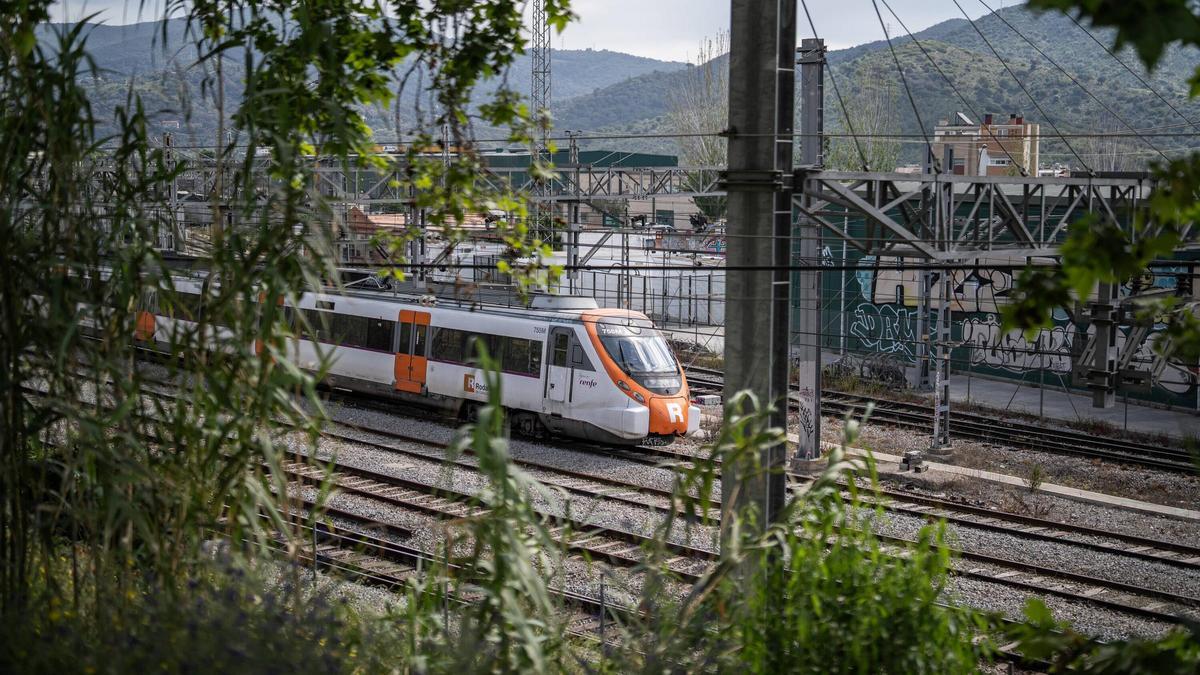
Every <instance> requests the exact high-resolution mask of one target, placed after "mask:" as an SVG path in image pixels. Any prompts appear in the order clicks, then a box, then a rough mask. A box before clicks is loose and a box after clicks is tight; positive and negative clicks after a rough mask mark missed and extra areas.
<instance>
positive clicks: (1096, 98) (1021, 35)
mask: <svg viewBox="0 0 1200 675" xmlns="http://www.w3.org/2000/svg"><path fill="white" fill-rule="evenodd" d="M979 4H981V5H983V6H984V7H986V8H987V9H988V11H990V12H991V13H992V15H993V16H995V17H996V18H997V19H1000V21H1002V22H1003V23H1004V25H1005V26H1008V27H1009V29H1010V30H1012V32H1014V33H1016V34H1017V37H1019V38H1021V39H1022V40H1024V41H1025V43H1026V44H1028V45H1029V46H1030V47H1033V49H1034V51H1036V52H1037V53H1038V54H1041V55H1042V58H1044V59H1046V60H1047V61H1049V62H1050V65H1052V66H1054V67H1055V68H1057V69H1058V70H1059V72H1061V73H1062V74H1063V75H1066V76H1067V79H1069V80H1071V82H1073V83H1075V86H1077V87H1079V88H1080V89H1082V90H1083V93H1085V94H1087V95H1088V96H1090V97H1092V100H1093V101H1095V102H1096V103H1099V104H1100V107H1102V108H1104V110H1105V112H1107V113H1108V114H1110V115H1112V116H1113V117H1115V118H1116V119H1117V121H1119V122H1120V123H1121V124H1124V125H1125V126H1126V127H1127V128H1128V129H1129V130H1130V131H1132V132H1133V133H1134V134H1137V129H1135V128H1134V127H1133V125H1132V124H1130V123H1129V122H1127V121H1126V120H1125V118H1124V117H1121V115H1120V113H1118V112H1117V111H1115V110H1113V109H1112V107H1111V106H1109V105H1108V104H1107V103H1105V102H1104V101H1102V100H1100V97H1099V96H1096V95H1095V94H1093V93H1092V91H1091V90H1090V89H1088V88H1087V87H1085V86H1084V85H1083V83H1082V82H1080V81H1079V80H1078V79H1076V78H1075V76H1074V75H1072V74H1071V73H1070V72H1068V71H1067V69H1066V68H1063V67H1062V66H1060V65H1059V64H1058V62H1057V61H1055V60H1054V59H1052V58H1050V55H1049V54H1047V53H1046V52H1045V51H1043V50H1042V48H1041V47H1038V46H1037V45H1036V44H1034V42H1033V40H1030V39H1029V38H1027V37H1025V34H1024V33H1022V32H1021V31H1020V30H1018V29H1017V27H1016V26H1014V25H1012V24H1011V23H1009V22H1008V19H1005V18H1004V17H1003V16H1001V15H1000V13H999V12H997V11H996V10H994V9H992V7H991V5H989V4H987V2H985V1H984V0H979ZM1137 137H1138V138H1139V139H1140V140H1141V141H1142V142H1143V143H1145V144H1146V145H1147V146H1148V147H1149V148H1150V149H1151V150H1154V151H1155V152H1157V153H1158V154H1159V155H1161V156H1162V158H1163V159H1165V160H1168V161H1170V158H1169V157H1167V156H1166V155H1165V154H1163V151H1162V150H1159V149H1158V147H1157V146H1155V145H1154V144H1153V143H1151V142H1150V141H1149V140H1147V139H1146V138H1144V137H1143V136H1142V135H1141V134H1137Z"/></svg>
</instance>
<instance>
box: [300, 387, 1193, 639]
mask: <svg viewBox="0 0 1200 675" xmlns="http://www.w3.org/2000/svg"><path fill="white" fill-rule="evenodd" d="M326 408H327V410H328V412H329V413H330V416H331V417H332V418H333V419H343V420H346V421H349V422H352V423H356V424H362V425H366V426H376V427H379V428H382V429H388V428H395V429H397V430H400V431H403V432H405V433H408V434H413V435H417V436H420V437H422V438H428V439H429V440H433V441H441V442H445V441H448V440H450V438H451V437H452V436H453V435H454V425H453V422H446V421H443V420H440V419H436V418H434V417H433V416H429V417H427V418H420V419H417V418H413V417H409V416H400V415H398V414H397V413H390V412H384V411H380V410H372V409H366V408H357V407H354V406H353V405H346V404H343V403H341V402H340V401H338V400H334V401H329V402H327V404H326ZM409 414H411V413H409ZM705 426H706V427H709V428H710V429H711V426H712V425H711V421H710V423H709V424H706V425H705ZM824 434H825V437H826V438H827V439H828V440H834V441H837V440H840V423H839V422H838V421H836V420H828V419H827V420H826V423H825V425H824ZM293 442H294V443H295V445H296V447H297V448H298V449H303V448H302V447H301V446H302V445H303V443H301V442H297V441H296V439H293ZM387 442H388V443H396V441H393V440H388V441H387ZM926 442H927V435H926V434H922V433H910V432H905V431H900V430H896V429H890V428H879V427H868V428H867V429H865V430H864V433H863V435H862V437H861V439H860V440H859V441H858V443H857V444H858V445H864V446H867V447H872V448H875V449H878V450H880V451H885V452H894V453H897V454H900V453H901V452H902V450H903V449H905V448H912V447H921V446H922V445H923V444H924V443H926ZM673 447H674V448H675V449H678V450H682V451H685V452H693V453H699V452H701V451H702V450H701V444H700V443H698V442H696V441H694V440H691V439H686V440H683V441H680V442H677V443H676V444H675V445H674V446H673ZM426 451H427V452H430V453H431V456H430V459H429V460H427V461H426V460H421V459H415V458H411V457H407V456H403V457H400V456H397V455H396V454H394V453H387V452H384V451H379V450H372V449H368V448H363V447H362V446H357V445H355V444H347V443H334V442H332V441H329V440H328V439H324V440H322V441H321V443H320V450H319V452H320V453H322V454H325V453H334V452H336V453H337V454H338V456H339V460H340V461H342V462H345V463H348V464H354V465H357V466H361V467H363V468H369V469H371V470H374V471H380V472H383V473H395V475H400V476H404V477H406V478H410V479H413V480H417V481H420V482H424V483H427V484H431V485H438V484H441V485H450V484H452V485H453V486H454V487H455V488H456V489H458V490H461V491H465V492H471V491H477V490H479V489H481V488H482V487H483V486H484V485H485V482H486V481H485V479H484V478H483V477H482V476H481V475H479V474H478V473H476V472H474V471H472V470H470V469H466V468H454V469H450V468H447V466H445V464H444V463H443V462H442V461H440V460H441V458H440V457H438V456H436V455H437V453H436V451H434V450H433V449H426ZM986 452H992V453H996V454H995V455H994V456H992V455H986V454H983V453H986ZM511 453H512V455H513V456H514V457H518V458H527V459H530V460H535V461H538V462H544V463H546V464H552V465H554V466H560V467H563V468H569V469H572V470H575V471H582V472H588V473H593V474H594V475H597V476H604V477H609V478H612V479H615V480H624V481H628V482H630V483H633V484H638V485H644V486H653V487H660V488H668V487H669V486H670V484H671V481H672V480H673V475H672V472H671V471H669V470H666V469H661V468H655V467H649V466H645V465H641V464H635V463H632V462H628V461H623V460H620V459H614V458H611V457H605V456H602V455H598V454H591V453H586V452H578V451H573V450H564V449H561V448H555V447H554V446H553V445H549V444H546V443H536V442H531V441H527V440H524V439H516V440H514V441H513V442H512V444H511ZM960 453H961V456H962V457H961V461H964V462H970V461H972V460H971V459H970V458H971V457H975V458H976V460H975V461H978V462H982V463H984V465H985V466H986V467H987V468H989V469H992V470H1001V471H1005V470H1007V472H1009V473H1014V474H1015V475H1021V473H1019V471H1020V470H1021V469H1022V467H1020V466H1017V468H1015V469H1014V468H1011V467H1013V466H1016V465H1012V464H1009V465H1002V464H1001V462H1003V461H1005V460H1007V461H1009V462H1012V461H1014V460H1013V458H1014V457H1017V454H1016V453H1013V452H1011V451H1000V450H996V449H992V448H982V447H981V448H979V452H975V449H973V448H968V447H966V446H965V445H963V444H960V445H959V446H956V447H955V459H954V461H959V460H960V457H959V454H960ZM971 453H975V454H971ZM1027 455H1028V456H1030V457H1032V456H1033V455H1038V457H1034V458H1033V459H1030V460H1029V461H1030V462H1037V463H1041V462H1042V459H1043V458H1044V459H1045V463H1042V464H1041V465H1042V471H1043V472H1044V476H1045V477H1044V479H1043V480H1046V481H1048V482H1060V483H1063V484H1068V485H1069V484H1072V483H1071V482H1070V481H1071V480H1080V481H1086V480H1091V481H1099V482H1101V483H1102V482H1103V481H1105V480H1106V476H1107V475H1108V474H1110V473H1114V472H1119V471H1120V470H1116V469H1109V468H1108V467H1099V468H1097V467H1095V466H1092V465H1091V463H1090V462H1087V461H1086V460H1077V459H1074V458H1063V457H1056V456H1046V455H1042V454H1041V453H1021V455H1020V457H1019V458H1020V459H1024V458H1025V457H1026V456H1027ZM1071 462H1075V463H1077V464H1078V466H1072V465H1071V464H1070V463H1071ZM968 465H970V464H968ZM1032 466H1033V463H1030V464H1028V465H1027V466H1026V467H1025V469H1024V470H1026V471H1032ZM530 473H531V475H533V476H535V477H536V476H537V475H538V474H539V470H534V471H531V472H530ZM1123 473H1125V474H1148V473H1154V474H1156V473H1157V472H1145V471H1141V470H1139V471H1136V472H1130V471H1124V472H1123ZM1152 477H1153V478H1154V480H1156V481H1158V482H1155V483H1153V486H1157V487H1153V488H1152V489H1153V490H1155V491H1156V494H1158V495H1159V497H1160V498H1161V499H1176V500H1180V502H1181V504H1182V505H1192V504H1197V503H1200V491H1197V490H1196V487H1197V483H1196V482H1195V480H1194V479H1188V478H1185V477H1179V476H1174V475H1170V474H1169V475H1166V476H1163V477H1158V476H1157V475H1154V476H1152ZM1160 478H1161V480H1160ZM883 479H884V480H885V481H889V482H895V483H897V484H900V485H903V486H904V487H906V488H911V489H918V490H921V491H925V492H945V491H952V492H953V493H954V495H955V497H956V498H961V499H964V500H966V501H970V502H972V503H989V505H991V504H990V503H994V504H995V505H996V506H1007V507H1008V508H1010V509H1012V510H1018V509H1021V508H1025V509H1035V510H1038V511H1044V512H1045V513H1044V514H1042V515H1043V517H1048V518H1052V519H1061V520H1062V521H1063V522H1081V523H1084V524H1089V525H1091V526H1094V527H1099V528H1105V529H1119V530H1121V531H1129V532H1132V533H1137V534H1142V535H1151V534H1152V535H1153V536H1160V537H1163V538H1174V539H1176V540H1179V541H1185V542H1189V543H1194V542H1196V541H1200V538H1198V536H1197V535H1200V525H1197V524H1192V523H1183V522H1180V521H1171V520H1167V519H1156V518H1151V517H1149V516H1145V515H1141V514H1131V513H1126V512H1123V511H1117V510H1114V509H1107V508H1104V507H1098V506H1092V505H1088V504H1082V503H1078V502H1067V500H1061V499H1059V498H1052V497H1047V496H1042V495H1037V496H1032V497H1027V498H1025V499H1018V498H1017V497H1015V496H1013V495H1014V493H1017V492H1018V490H1012V489H1003V488H1002V487H1001V486H996V485H994V484H990V483H982V482H981V481H974V480H966V479H962V478H961V477H955V480H945V479H944V477H942V476H940V475H938V474H928V473H926V474H920V475H919V476H912V475H908V474H906V475H903V476H892V475H884V476H883ZM1141 479H1142V480H1143V481H1145V480H1148V479H1147V478H1146V477H1145V476H1141ZM1116 482H1117V483H1118V486H1117V487H1116V488H1115V489H1113V490H1109V491H1110V492H1113V493H1116V494H1121V493H1122V491H1127V493H1130V496H1135V497H1138V498H1148V496H1147V495H1146V494H1144V493H1143V492H1142V491H1143V490H1146V489H1150V488H1148V487H1147V486H1148V484H1147V483H1145V482H1142V483H1136V482H1133V481H1131V480H1130V479H1129V476H1124V480H1118V481H1116ZM1077 485H1078V486H1079V487H1085V488H1089V485H1088V484H1082V483H1081V484H1077ZM1093 485H1094V484H1093ZM1090 489H1094V488H1090ZM299 491H301V492H310V493H311V492H315V490H313V489H312V488H299ZM1025 492H1026V493H1028V491H1025ZM334 499H335V503H336V504H337V505H338V506H339V507H341V508H345V509H347V510H350V511H355V512H359V513H363V514H364V515H368V516H370V517H372V518H377V519H380V520H384V521H385V522H395V523H399V524H404V525H406V526H408V527H410V528H412V529H413V535H412V536H410V537H407V538H405V539H406V540H405V541H397V543H403V544H406V545H409V546H413V547H415V548H420V549H422V550H425V551H429V552H435V551H437V550H438V548H439V545H440V544H441V536H442V529H441V524H440V523H439V521H437V520H436V519H434V518H432V517H429V516H424V515H422V514H419V513H416V512H413V511H411V510H406V509H400V508H395V507H390V506H387V505H383V504H380V503H378V502H375V501H374V500H369V499H366V498H361V497H355V496H353V495H338V496H336V497H334ZM1035 500H1036V501H1035ZM536 502H537V506H538V508H540V509H542V510H544V511H545V512H547V513H551V514H565V513H566V511H567V510H568V509H570V511H571V515H573V516H574V517H575V518H579V519H582V520H586V521H587V522H592V523H596V524H603V525H608V526H614V527H619V528H621V529H626V530H629V531H634V532H638V533H643V534H650V533H651V532H652V531H653V529H654V527H655V526H656V525H657V523H658V522H659V521H660V517H659V516H658V514H656V513H654V512H653V511H650V510H648V509H639V508H636V507H632V506H629V505H624V504H619V503H613V502H612V501H611V500H594V499H588V498H582V497H572V498H571V499H564V498H563V497H562V495H561V494H560V493H551V494H546V495H539V496H538V497H536ZM335 520H336V519H335ZM917 522H919V521H918V519H916V518H911V517H907V518H905V517H892V518H890V519H889V521H888V523H887V524H886V525H884V526H883V527H887V528H895V529H896V531H897V532H901V531H903V532H906V533H908V535H909V536H911V532H912V530H913V528H914V527H915V526H916V523H917ZM341 525H342V526H344V527H347V528H348V529H358V528H357V527H356V526H354V525H353V524H351V523H342V524H341ZM954 531H955V536H956V537H957V541H958V543H959V544H961V545H962V546H965V547H968V548H969V549H971V550H976V547H978V549H979V550H988V551H994V552H996V553H997V554H999V555H1005V556H1009V557H1016V556H1017V555H1025V556H1027V557H1026V558H1023V559H1027V560H1030V561H1031V562H1033V561H1036V562H1046V563H1047V564H1050V565H1052V566H1058V565H1059V564H1060V563H1061V564H1062V566H1066V567H1069V568H1070V569H1072V570H1085V571H1087V572H1088V573H1094V574H1096V576H1101V577H1103V578H1114V577H1115V575H1117V572H1118V570H1119V572H1120V576H1119V577H1116V578H1120V579H1122V580H1126V581H1129V582H1130V583H1140V582H1139V581H1137V580H1144V581H1145V582H1146V585H1149V584H1150V583H1158V584H1168V585H1167V586H1156V587H1162V588H1164V589H1166V590H1176V589H1177V588H1178V589H1182V587H1184V586H1187V585H1192V586H1195V585H1196V584H1197V583H1200V580H1197V575H1195V574H1190V575H1184V576H1180V575H1179V574H1178V573H1179V572H1180V570H1178V569H1176V568H1171V570H1172V572H1173V573H1175V576H1173V577H1166V576H1163V575H1161V574H1159V573H1157V572H1156V570H1155V567H1157V564H1155V563H1150V562H1142V561H1128V560H1125V561H1124V562H1123V563H1119V562H1118V561H1117V560H1115V559H1114V557H1113V556H1108V557H1105V556H1103V554H1099V553H1094V552H1088V555H1078V553H1075V554H1074V555H1072V553H1071V552H1070V550H1069V548H1068V547H1066V546H1064V545H1057V544H1053V543H1051V542H1036V546H1032V547H1031V542H1030V541H1028V540H1026V541H1021V542H1018V541H1015V540H1014V538H1013V537H1012V536H1011V535H1002V534H998V533H983V532H981V531H978V530H972V529H970V528H967V527H958V528H954ZM714 534H715V533H714V531H713V530H712V528H708V529H703V528H695V527H693V528H689V529H688V530H686V531H684V530H680V531H677V532H673V533H672V539H673V540H676V541H688V540H691V541H692V543H693V545H709V546H711V545H712V543H713V542H712V538H713V536H714ZM383 538H385V539H392V537H389V536H386V535H385V536H384V537H383ZM1022 549H1027V550H1024V551H1023V552H1022V553H1018V552H1019V551H1022ZM1043 549H1044V550H1043ZM1051 561H1052V562H1051ZM1134 563H1136V565H1137V567H1133V566H1132V565H1133V564H1134ZM702 567H703V563H698V564H697V569H700V568H702ZM975 567H978V565H975ZM602 579H603V580H604V581H603V583H604V585H605V593H606V595H607V596H608V597H609V598H612V599H613V601H614V602H616V603H622V604H633V603H634V602H635V601H636V599H637V597H638V596H639V595H640V593H641V586H642V581H643V577H642V575H641V574H639V573H634V572H631V571H630V570H628V569H623V568H614V567H610V566H608V565H603V564H599V563H595V564H592V563H587V562H585V561H582V560H579V559H575V558H568V559H567V560H565V561H564V563H563V567H562V574H561V577H559V580H558V581H557V582H556V585H557V584H561V587H563V588H565V589H567V590H571V591H574V592H578V593H581V594H585V595H589V596H593V597H594V596H596V595H598V594H599V588H600V584H601V580H602ZM953 587H954V594H955V597H956V599H957V600H958V601H961V602H965V603H968V604H970V605H972V606H976V607H981V608H986V609H994V610H998V611H1003V612H1005V613H1007V614H1008V615H1009V616H1013V617H1019V612H1020V608H1021V606H1022V604H1023V602H1024V599H1023V597H1022V595H1021V594H1020V593H1014V592H1013V589H1011V588H1005V587H1003V586H1001V585H999V584H995V583H989V582H980V581H973V580H964V579H955V580H953ZM670 592H672V593H681V592H683V589H682V588H673V589H672V590H671V591H670ZM1192 594H1196V593H1192ZM1046 602H1047V605H1049V606H1050V607H1051V608H1052V609H1054V610H1055V612H1056V615H1057V616H1059V617H1060V618H1064V619H1067V620H1070V621H1072V622H1073V623H1074V624H1075V625H1076V627H1077V628H1079V629H1080V630H1083V631H1085V632H1088V633H1092V634H1096V635H1100V636H1103V637H1112V638H1117V637H1125V636H1130V635H1154V634H1158V633H1160V632H1162V631H1163V630H1164V629H1165V628H1166V626H1163V625H1161V624H1159V623H1157V622H1153V621H1146V620H1141V619H1137V618H1133V617H1128V616H1124V615H1120V614H1117V613H1114V612H1111V611H1108V610H1102V609H1098V608H1095V607H1092V606H1087V605H1084V604H1081V603H1076V602H1072V601H1069V600H1062V599H1056V598H1046Z"/></svg>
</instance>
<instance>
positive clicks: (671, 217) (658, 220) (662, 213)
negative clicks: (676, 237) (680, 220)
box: [654, 209, 675, 225]
mask: <svg viewBox="0 0 1200 675" xmlns="http://www.w3.org/2000/svg"><path fill="white" fill-rule="evenodd" d="M654 224H655V225H674V224H675V211H673V210H671V209H656V210H655V211H654Z"/></svg>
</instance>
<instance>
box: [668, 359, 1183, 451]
mask: <svg viewBox="0 0 1200 675" xmlns="http://www.w3.org/2000/svg"><path fill="white" fill-rule="evenodd" d="M687 377H688V383H689V384H691V385H694V386H697V387H699V388H702V389H710V390H715V391H720V390H721V388H722V387H723V386H724V379H723V373H721V371H719V370H711V369H707V368H695V367H693V368H689V369H688V371H687ZM793 388H795V385H793ZM868 405H873V406H874V410H873V411H872V413H871V421H872V422H879V423H883V424H891V425H894V426H901V427H907V428H913V429H922V430H928V429H932V427H933V410H932V408H931V407H930V406H927V405H923V404H920V403H908V402H903V401H894V400H891V399H886V398H878V397H873V396H865V395H862V394H850V393H846V392H840V391H834V390H825V391H823V392H822V394H821V413H822V414H823V415H829V416H837V417H844V416H846V415H848V414H850V415H856V416H861V415H863V414H864V413H865V412H866V410H867V406H868ZM950 432H951V434H953V435H955V436H958V437H961V438H970V439H972V440H977V441H983V442H985V443H993V444H997V445H1005V446H1010V447H1017V448H1028V449H1030V450H1037V451H1040V452H1048V453H1053V454H1059V455H1071V456H1075V457H1087V458H1092V459H1103V460H1107V461H1115V462H1121V463H1124V464H1134V465H1138V466H1144V467H1147V468H1153V469H1161V470H1165V471H1175V472H1184V473H1194V472H1195V471H1196V464H1195V461H1194V459H1193V456H1192V455H1191V453H1189V452H1188V451H1187V450H1185V449H1183V448H1171V447H1155V446H1153V445H1148V444H1145V443H1134V442H1131V441H1125V440H1120V439H1115V438H1105V437H1103V436H1095V435H1091V434H1084V433H1080V432H1076V431H1070V430H1066V429H1058V428H1051V427H1044V426H1038V425H1035V424H1027V423H1024V422H1015V421H1010V420H1002V419H995V418H993V417H989V416H985V415H978V414H975V413H969V412H953V413H952V414H951V416H950Z"/></svg>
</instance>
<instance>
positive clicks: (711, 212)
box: [667, 32, 729, 220]
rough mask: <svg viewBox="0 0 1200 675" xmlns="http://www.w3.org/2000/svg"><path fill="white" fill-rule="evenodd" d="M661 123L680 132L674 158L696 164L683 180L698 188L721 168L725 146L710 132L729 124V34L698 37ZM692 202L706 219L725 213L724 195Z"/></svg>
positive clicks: (697, 199) (670, 97)
mask: <svg viewBox="0 0 1200 675" xmlns="http://www.w3.org/2000/svg"><path fill="white" fill-rule="evenodd" d="M667 101H668V105H669V107H670V110H669V112H668V113H667V124H668V126H669V128H670V129H671V130H672V131H675V132H677V133H679V134H680V136H679V139H678V143H679V149H680V159H681V160H682V161H683V164H684V166H688V167H699V168H698V170H697V171H695V172H694V174H692V175H689V177H688V180H689V181H690V182H691V183H692V186H691V187H693V188H696V189H699V188H701V187H702V186H704V185H707V184H709V183H711V182H712V181H713V179H714V178H715V177H716V176H715V173H716V171H717V168H709V167H724V166H725V163H726V161H727V158H728V147H727V143H726V141H725V138H724V137H721V136H717V135H716V133H717V132H720V131H724V130H725V128H726V127H727V126H728V125H729V112H728V107H729V33H727V32H722V33H718V34H717V36H716V37H715V38H710V39H706V40H703V41H702V42H701V43H700V49H699V51H698V52H697V54H696V62H695V63H694V64H692V65H691V66H689V67H688V69H687V71H686V72H685V73H684V76H683V79H682V82H681V83H680V85H679V86H678V87H676V88H675V89H673V90H671V91H670V92H669V93H668V94H667ZM696 206H698V207H699V208H700V210H701V211H702V212H703V213H704V215H706V216H708V217H709V218H710V219H712V220H717V219H720V218H724V217H725V209H726V205H725V198H724V197H697V198H696Z"/></svg>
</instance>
